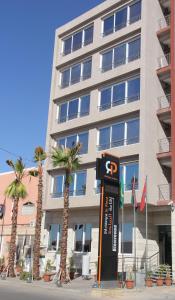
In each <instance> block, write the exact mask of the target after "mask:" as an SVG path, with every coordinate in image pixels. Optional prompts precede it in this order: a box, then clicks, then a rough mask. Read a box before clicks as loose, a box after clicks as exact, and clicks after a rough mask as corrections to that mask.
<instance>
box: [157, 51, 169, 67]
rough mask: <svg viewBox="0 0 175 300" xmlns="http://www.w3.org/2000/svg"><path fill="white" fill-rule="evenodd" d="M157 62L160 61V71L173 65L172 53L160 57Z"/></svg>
mask: <svg viewBox="0 0 175 300" xmlns="http://www.w3.org/2000/svg"><path fill="white" fill-rule="evenodd" d="M157 60H158V69H160V68H164V67H167V66H169V65H170V63H171V55H170V53H167V54H165V55H161V56H160V57H158V59H157Z"/></svg>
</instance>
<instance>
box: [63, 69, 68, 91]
mask: <svg viewBox="0 0 175 300" xmlns="http://www.w3.org/2000/svg"><path fill="white" fill-rule="evenodd" d="M69 84H70V69H68V70H65V71H63V72H62V77H61V87H63V88H64V87H66V86H69Z"/></svg>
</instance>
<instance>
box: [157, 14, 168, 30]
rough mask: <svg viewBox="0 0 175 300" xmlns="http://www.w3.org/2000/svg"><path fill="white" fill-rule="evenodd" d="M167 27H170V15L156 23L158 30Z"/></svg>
mask: <svg viewBox="0 0 175 300" xmlns="http://www.w3.org/2000/svg"><path fill="white" fill-rule="evenodd" d="M169 25H170V15H167V16H165V17H164V18H161V19H159V21H158V26H159V30H161V29H164V28H166V27H167V26H169Z"/></svg>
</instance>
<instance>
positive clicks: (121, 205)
mask: <svg viewBox="0 0 175 300" xmlns="http://www.w3.org/2000/svg"><path fill="white" fill-rule="evenodd" d="M123 206H124V180H123V175H122V176H121V181H120V208H123Z"/></svg>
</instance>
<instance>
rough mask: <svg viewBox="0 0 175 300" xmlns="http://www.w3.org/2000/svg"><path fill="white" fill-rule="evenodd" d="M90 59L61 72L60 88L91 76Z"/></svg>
mask: <svg viewBox="0 0 175 300" xmlns="http://www.w3.org/2000/svg"><path fill="white" fill-rule="evenodd" d="M91 69H92V59H88V60H86V61H84V62H82V63H79V64H76V65H73V66H71V67H70V68H68V69H66V70H64V71H62V72H61V88H65V87H67V86H70V85H73V84H75V83H78V82H80V81H81V80H86V79H88V78H90V77H91Z"/></svg>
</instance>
